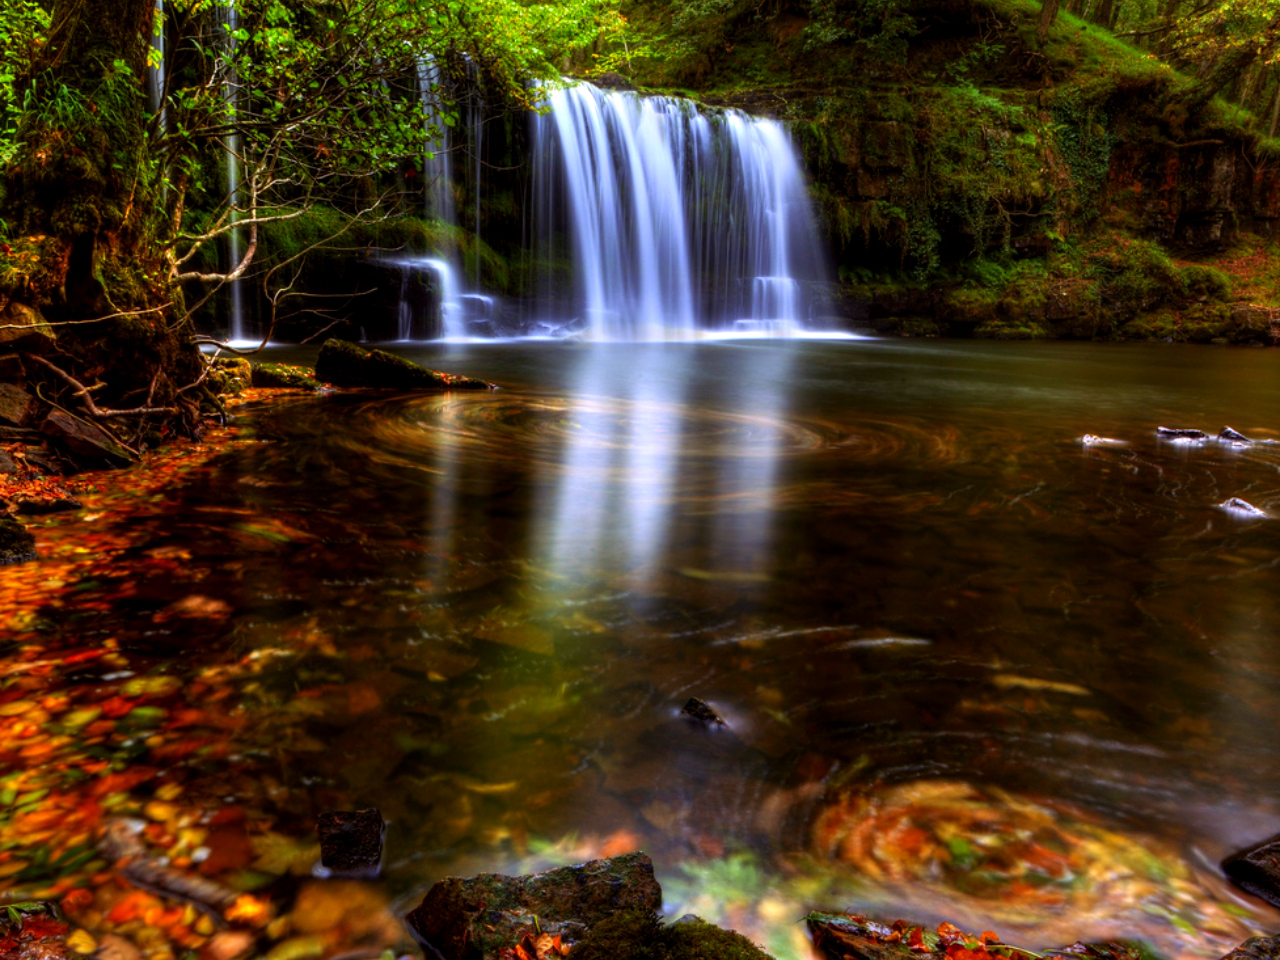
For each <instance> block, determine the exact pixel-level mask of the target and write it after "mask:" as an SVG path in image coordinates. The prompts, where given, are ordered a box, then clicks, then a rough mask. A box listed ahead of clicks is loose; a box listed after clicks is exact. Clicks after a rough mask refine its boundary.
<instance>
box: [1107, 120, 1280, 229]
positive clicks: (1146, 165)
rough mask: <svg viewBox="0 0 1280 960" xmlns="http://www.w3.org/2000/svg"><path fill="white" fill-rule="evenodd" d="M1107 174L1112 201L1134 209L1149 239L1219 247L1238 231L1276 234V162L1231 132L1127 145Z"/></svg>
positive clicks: (1279, 194)
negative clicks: (1181, 141) (1193, 138)
mask: <svg viewBox="0 0 1280 960" xmlns="http://www.w3.org/2000/svg"><path fill="white" fill-rule="evenodd" d="M1109 179H1110V184H1109V186H1110V193H1111V198H1112V202H1113V204H1115V205H1116V206H1119V207H1123V208H1129V209H1132V211H1133V212H1134V213H1135V214H1136V215H1137V217H1138V218H1139V223H1140V224H1141V227H1142V229H1143V230H1144V231H1145V232H1146V233H1148V234H1149V235H1150V236H1151V237H1152V238H1154V239H1158V240H1159V241H1161V242H1162V243H1165V244H1167V245H1170V246H1172V247H1175V248H1179V249H1183V250H1186V251H1189V252H1193V253H1194V252H1212V251H1217V250H1221V249H1223V248H1225V247H1226V246H1228V245H1229V244H1231V243H1232V242H1233V241H1234V240H1235V239H1236V238H1237V237H1238V236H1239V234H1240V233H1241V232H1249V233H1255V234H1258V235H1260V236H1264V237H1274V236H1275V235H1276V233H1277V227H1278V226H1280V164H1277V161H1276V159H1275V158H1271V157H1268V156H1266V155H1265V154H1262V153H1261V152H1260V150H1259V147H1258V146H1257V144H1255V143H1253V142H1251V141H1250V140H1248V139H1245V138H1241V137H1239V136H1234V137H1233V136H1231V135H1230V134H1229V133H1227V134H1222V133H1219V135H1218V136H1208V137H1204V138H1202V139H1198V140H1194V141H1192V142H1188V143H1178V142H1175V141H1173V140H1170V139H1165V138H1157V137H1149V138H1146V139H1143V140H1134V141H1131V142H1128V143H1125V144H1124V145H1123V146H1122V147H1120V148H1119V149H1118V150H1117V151H1116V156H1115V158H1114V161H1113V163H1112V165H1111V172H1110V178H1109Z"/></svg>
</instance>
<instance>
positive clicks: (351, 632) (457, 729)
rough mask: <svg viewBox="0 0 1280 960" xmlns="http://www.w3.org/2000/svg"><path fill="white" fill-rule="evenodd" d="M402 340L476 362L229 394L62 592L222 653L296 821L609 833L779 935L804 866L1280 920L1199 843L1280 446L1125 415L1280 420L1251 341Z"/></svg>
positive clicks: (887, 893)
mask: <svg viewBox="0 0 1280 960" xmlns="http://www.w3.org/2000/svg"><path fill="white" fill-rule="evenodd" d="M404 352H405V353H406V355H409V356H411V357H412V358H413V359H415V360H419V361H422V362H426V363H428V364H430V365H434V366H439V367H441V368H443V369H448V370H457V371H465V372H467V373H470V374H472V375H476V376H482V377H485V378H487V379H491V380H494V381H497V382H499V383H501V384H502V385H503V389H501V390H500V391H497V392H495V393H492V394H485V395H467V394H448V395H443V396H438V395H426V396H390V395H388V396H379V395H374V394H360V395H350V394H347V395H344V394H338V395H334V396H331V397H327V398H321V399H316V400H314V401H312V400H308V401H305V402H299V403H296V404H289V405H286V406H281V407H276V408H266V409H263V410H261V411H258V412H257V413H250V414H249V415H248V417H247V420H246V426H245V427H244V428H243V429H244V430H246V431H248V432H247V433H246V434H245V440H244V442H242V443H239V444H238V445H237V446H236V447H234V448H233V451H232V452H231V453H229V454H226V455H224V456H222V457H221V458H220V459H217V460H215V461H214V462H213V463H212V464H211V465H209V466H207V467H204V468H201V469H200V470H198V471H194V472H192V473H191V474H190V475H189V476H188V477H186V478H185V479H184V480H183V481H182V482H181V484H180V485H179V486H177V487H176V488H175V489H174V490H173V491H172V492H171V493H170V499H169V502H168V503H167V504H166V505H165V507H164V511H163V514H162V515H158V516H157V518H156V520H155V521H154V522H153V523H151V524H150V525H146V526H135V527H133V528H132V530H131V535H132V536H134V537H135V539H136V542H135V544H134V546H132V547H130V548H129V549H128V550H127V551H125V553H124V554H123V555H122V556H121V557H120V558H119V560H118V561H117V566H118V567H119V570H120V572H119V573H118V576H119V577H127V576H129V569H130V566H131V565H133V566H134V567H136V568H137V569H150V568H149V567H147V566H146V565H147V564H152V563H154V558H155V557H158V556H159V557H174V556H183V557H185V558H186V559H185V560H184V561H183V563H182V564H181V565H179V566H177V567H176V568H175V569H174V571H173V572H170V573H169V574H166V576H165V578H163V579H158V580H153V581H151V582H150V585H149V586H148V587H147V589H146V590H144V591H143V594H142V599H139V596H138V595H137V593H136V591H135V593H134V594H133V595H131V596H130V597H129V598H128V599H127V600H120V601H115V600H113V601H110V602H108V601H107V600H105V599H103V598H104V597H106V596H108V595H111V596H115V595H116V594H118V592H119V591H116V593H112V589H113V588H112V587H111V585H110V583H108V582H107V578H99V579H97V580H95V581H93V582H92V583H89V585H88V586H86V587H84V589H83V592H82V593H80V594H78V596H80V597H81V598H83V601H84V602H86V603H88V604H89V605H90V606H92V605H93V604H94V603H95V602H96V601H97V600H101V601H102V602H101V604H100V607H101V611H100V613H99V614H97V618H96V619H95V620H94V624H95V626H94V629H95V630H97V631H100V632H102V631H105V632H110V633H111V635H112V636H114V637H116V638H118V640H119V642H120V644H121V645H122V647H124V648H132V649H135V650H140V651H146V652H147V655H148V656H153V657H156V658H158V659H157V662H160V663H165V662H171V663H173V664H174V667H173V669H174V670H181V669H187V668H188V667H190V666H191V665H192V664H193V663H195V664H197V665H198V663H199V661H200V658H201V657H204V656H212V655H213V651H216V650H219V649H227V648H228V645H230V647H231V648H234V649H235V650H236V651H238V652H239V653H241V654H245V653H250V654H252V656H254V657H256V658H257V660H256V661H255V662H257V663H259V664H260V665H261V674H260V675H259V676H258V677H257V678H256V679H255V681H254V683H253V684H252V685H251V686H252V689H249V688H246V692H245V698H246V702H248V701H250V700H251V701H252V702H253V704H254V705H255V706H254V707H253V710H254V711H257V712H256V713H252V715H253V716H257V717H267V718H271V717H275V718H277V719H275V720H261V721H255V723H254V724H253V727H255V728H256V729H257V730H258V732H259V733H260V734H261V741H260V742H258V741H254V742H253V744H252V747H251V748H250V747H248V746H246V747H244V749H243V751H242V757H243V758H244V759H243V762H245V763H251V764H253V765H254V766H253V769H255V770H258V771H260V774H255V777H256V778H257V779H258V780H259V781H260V782H263V783H268V784H269V788H268V790H267V792H268V794H269V795H270V797H271V800H270V803H272V804H275V805H276V807H277V808H279V809H280V810H288V811H292V815H294V816H295V817H296V818H297V819H298V821H299V822H300V823H302V822H305V821H306V818H307V817H310V816H314V814H315V813H316V812H319V811H320V810H323V809H328V808H332V807H333V806H337V805H363V804H376V805H377V806H379V807H380V808H381V809H382V811H383V812H384V814H385V815H386V817H387V818H388V820H389V821H390V829H389V833H388V868H387V882H388V883H389V885H390V887H391V889H392V890H393V891H394V892H396V893H397V894H398V895H400V896H401V897H402V898H403V899H404V900H405V901H406V902H407V901H408V900H409V899H411V898H412V897H413V895H414V894H415V893H420V892H421V891H422V889H424V887H425V886H426V885H427V884H429V883H430V882H431V881H432V880H434V879H436V878H438V877H440V876H443V875H446V874H449V873H462V872H471V871H477V870H497V871H503V870H522V869H529V868H532V867H534V866H538V865H543V864H547V863H551V862H556V861H568V860H573V859H578V858H584V857H588V856H594V855H600V854H603V853H616V852H622V851H623V850H625V849H630V848H637V847H638V848H642V849H645V850H646V851H648V852H649V853H650V854H651V855H652V856H653V857H654V859H655V862H656V863H657V865H658V870H659V875H660V879H661V880H662V881H663V884H664V888H665V889H666V891H667V897H668V907H669V908H670V909H672V910H674V911H675V912H677V913H679V912H683V911H684V910H685V909H693V910H695V911H696V912H699V913H701V914H702V915H704V916H707V917H708V919H719V920H722V921H726V922H728V923H731V924H733V925H735V926H738V927H740V928H743V929H745V930H748V931H749V932H751V933H752V934H753V935H755V936H756V937H757V938H759V939H760V940H761V941H763V942H765V943H766V944H767V945H768V946H769V947H770V948H771V949H772V950H773V951H775V952H776V953H777V955H779V956H802V955H803V946H802V940H803V937H802V934H801V931H800V928H799V927H798V926H797V924H796V922H795V921H796V919H797V918H798V917H799V916H800V915H801V914H802V913H803V911H804V910H805V909H807V908H809V907H827V908H844V907H859V908H862V909H866V910H870V911H872V912H875V913H877V914H880V915H883V916H887V917H888V918H889V919H892V918H893V917H896V916H906V917H911V918H915V919H924V920H928V919H930V918H936V919H943V918H945V919H949V920H952V921H954V922H957V923H963V924H968V925H970V926H972V927H973V928H974V929H978V930H980V929H983V928H988V927H989V928H992V929H995V930H998V931H999V932H1000V933H1002V934H1004V935H1005V937H1006V939H1008V940H1010V941H1014V940H1017V941H1020V942H1023V943H1026V944H1027V945H1029V946H1032V947H1044V946H1054V945H1062V944H1064V943H1067V942H1070V941H1071V940H1072V939H1075V938H1088V937H1091V936H1100V935H1110V936H1114V935H1118V934H1126V933H1127V934H1138V935H1141V936H1143V937H1146V938H1148V939H1149V940H1151V941H1152V942H1154V943H1155V944H1156V946H1157V947H1158V948H1159V949H1160V950H1162V951H1163V952H1165V953H1166V954H1168V955H1173V956H1187V957H1205V958H1211V957H1216V956H1220V955H1221V954H1222V953H1224V952H1225V951H1226V949H1227V948H1229V947H1230V946H1231V945H1233V943H1234V942H1236V941H1237V940H1239V939H1241V938H1242V937H1244V936H1246V935H1247V934H1248V933H1249V932H1250V931H1252V930H1262V929H1274V928H1275V927H1276V925H1277V917H1276V916H1275V915H1274V914H1271V913H1267V912H1265V911H1264V910H1263V909H1262V908H1260V907H1259V906H1257V905H1256V904H1254V903H1253V902H1251V901H1246V900H1244V899H1242V898H1239V897H1236V896H1235V895H1234V894H1232V893H1231V892H1230V891H1229V890H1228V889H1227V888H1226V887H1225V885H1223V884H1222V883H1221V881H1220V880H1219V879H1218V877H1217V874H1216V869H1215V864H1216V863H1217V861H1218V860H1219V859H1220V858H1221V856H1222V855H1224V854H1225V853H1227V852H1229V851H1231V850H1232V849H1234V848H1236V847H1237V846H1240V845H1243V844H1246V843H1248V842H1250V841H1253V840H1257V839H1261V838H1265V837H1266V836H1269V835H1271V834H1273V833H1275V832H1277V830H1280V802H1278V801H1277V796H1280V794H1278V792H1277V787H1278V786H1280V748H1278V747H1277V744H1276V740H1275V737H1274V735H1273V731H1274V730H1275V728H1276V724H1277V721H1278V720H1280V717H1278V715H1277V714H1278V713H1280V706H1278V704H1280V701H1277V699H1276V697H1275V696H1274V689H1275V684H1276V680H1277V676H1278V675H1280V647H1277V645H1276V644H1275V639H1274V638H1275V637H1276V636H1277V634H1278V632H1280V600H1278V599H1277V598H1278V597H1280V592H1278V591H1277V589H1276V586H1277V572H1276V570H1277V565H1280V526H1277V524H1280V444H1275V443H1268V442H1262V443H1256V444H1253V445H1250V446H1226V445H1222V444H1219V443H1217V442H1211V443H1205V444H1171V443H1166V442H1162V441H1158V440H1157V438H1156V436H1155V428H1156V426H1157V425H1165V426H1195V427H1200V428H1202V429H1205V430H1208V431H1210V432H1213V433H1216V432H1217V430H1218V429H1219V428H1220V427H1221V426H1223V425H1224V424H1230V425H1231V426H1232V427H1234V428H1236V429H1238V430H1240V431H1242V432H1243V433H1245V434H1246V435H1249V436H1252V437H1254V438H1256V439H1258V440H1260V441H1268V440H1280V354H1276V353H1274V352H1271V351H1256V352H1254V351H1240V350H1226V349H1223V350H1215V349H1208V348H1182V347H1174V346H1167V347H1166V346H1149V345H1096V344H1035V345H1010V344H982V343H946V344H936V343H924V342H887V341H850V342H836V343H821V342H812V341H774V342H767V341H754V342H741V343H734V342H720V343H709V344H701V345H697V344H640V345H635V344H633V345H624V344H607V343H529V342H526V343H501V344H461V345H458V344H454V345H435V346H425V347H422V348H416V347H415V348H407V347H406V348H405V349H404ZM311 356H313V354H308V353H307V352H306V351H302V350H280V351H277V352H276V353H274V354H273V355H272V356H271V357H270V359H272V360H282V361H293V360H306V359H308V358H309V357H311ZM1085 434H1093V435H1098V436H1102V437H1107V438H1112V439H1114V440H1116V441H1119V442H1117V443H1114V444H1098V445H1085V444H1082V443H1081V437H1082V436H1083V435H1085ZM1229 497H1240V498H1243V499H1245V500H1247V501H1248V502H1249V503H1251V504H1253V505H1254V506H1256V507H1258V508H1260V509H1261V510H1263V511H1267V512H1268V513H1270V514H1271V515H1272V516H1273V517H1276V518H1278V519H1272V518H1270V517H1268V518H1261V519H1244V518H1242V517H1240V516H1238V515H1236V514H1233V513H1231V512H1228V511H1226V510H1223V509H1221V508H1219V507H1218V504H1220V503H1222V502H1223V501H1224V500H1226V499H1227V498H1229ZM255 531H256V532H255ZM197 574H198V576H197ZM0 575H2V574H0ZM197 584H198V585H197ZM70 588H71V589H75V585H74V584H73V585H71V586H70ZM197 589H198V591H199V593H200V595H201V596H202V597H205V598H207V599H206V601H204V602H205V603H206V604H215V603H216V604H221V605H223V607H218V608H217V609H224V608H225V609H226V610H227V611H229V612H228V615H227V616H226V617H225V618H222V619H219V620H217V622H216V624H215V625H214V626H211V627H209V629H210V630H211V631H212V633H210V634H209V635H208V636H205V635H202V636H201V638H200V642H201V644H202V646H201V648H200V649H197V650H190V649H189V650H188V651H187V652H185V653H183V652H180V650H181V648H182V646H183V645H184V644H189V643H190V638H189V636H188V635H186V634H184V633H183V630H182V629H180V628H179V627H178V626H176V625H175V624H174V623H173V621H172V620H171V619H170V620H164V619H158V617H159V615H158V614H154V613H153V612H152V611H153V610H162V611H163V610H167V609H170V607H169V606H166V605H170V604H172V603H173V602H174V601H175V600H176V599H178V598H181V597H183V596H185V595H186V594H187V593H189V592H190V591H192V590H197ZM60 622H61V624H62V625H61V626H60V627H58V628H57V629H59V630H62V631H64V632H65V634H66V635H67V636H70V635H72V634H73V633H75V631H77V630H83V626H80V627H77V626H76V624H75V623H74V622H73V621H69V620H66V619H65V618H64V619H63V620H62V621H60ZM201 622H204V621H201ZM166 658H168V659H166ZM690 696H697V697H700V698H702V699H704V700H706V701H708V702H709V703H711V704H712V705H713V706H714V708H715V709H716V710H717V711H719V712H720V713H721V714H722V715H723V716H724V718H725V719H726V720H727V726H726V727H724V728H719V729H717V728H712V729H706V728H703V727H700V726H697V725H694V724H692V723H690V722H688V721H685V720H683V719H682V718H681V717H680V716H679V714H678V711H679V709H680V706H681V705H682V704H683V702H684V701H685V700H686V699H687V698H688V697H690ZM279 718H285V719H279ZM242 736H243V737H245V738H247V739H248V740H253V736H252V734H251V733H247V732H246V733H244V734H242ZM233 759H234V758H233ZM191 762H193V763H194V761H191ZM193 776H194V774H193ZM225 789H227V790H228V791H229V799H230V800H234V794H235V790H234V789H233V788H232V787H230V786H228V787H226V788H225ZM246 789H247V788H246ZM272 791H274V792H272ZM261 802H263V803H267V801H266V800H263V801H261Z"/></svg>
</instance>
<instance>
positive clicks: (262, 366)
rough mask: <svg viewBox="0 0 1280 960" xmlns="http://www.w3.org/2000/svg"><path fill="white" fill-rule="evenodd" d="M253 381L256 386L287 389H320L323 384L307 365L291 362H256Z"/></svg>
mask: <svg viewBox="0 0 1280 960" xmlns="http://www.w3.org/2000/svg"><path fill="white" fill-rule="evenodd" d="M251 382H252V384H253V385H254V386H255V387H268V388H276V389H285V390H319V389H320V388H321V386H322V384H321V383H320V381H319V380H317V379H316V375H315V374H314V373H312V372H311V371H310V370H308V369H307V368H306V367H298V366H294V365H293V364H290V363H255V364H254V365H253V373H252V378H251Z"/></svg>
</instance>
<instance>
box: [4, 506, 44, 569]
mask: <svg viewBox="0 0 1280 960" xmlns="http://www.w3.org/2000/svg"><path fill="white" fill-rule="evenodd" d="M35 558H36V538H35V536H34V535H32V533H31V531H30V530H28V529H27V528H26V527H24V526H23V525H22V524H20V523H19V522H18V521H17V520H10V519H9V518H7V517H6V518H4V519H0V566H9V565H10V564H14V563H27V562H28V561H30V560H34V559H35Z"/></svg>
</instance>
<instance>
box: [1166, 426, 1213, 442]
mask: <svg viewBox="0 0 1280 960" xmlns="http://www.w3.org/2000/svg"><path fill="white" fill-rule="evenodd" d="M1156 436H1157V437H1159V438H1160V439H1161V440H1194V441H1196V442H1197V443H1199V442H1200V441H1202V440H1208V439H1209V435H1208V434H1207V433H1205V432H1204V431H1203V430H1196V429H1195V428H1193V427H1156Z"/></svg>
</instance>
